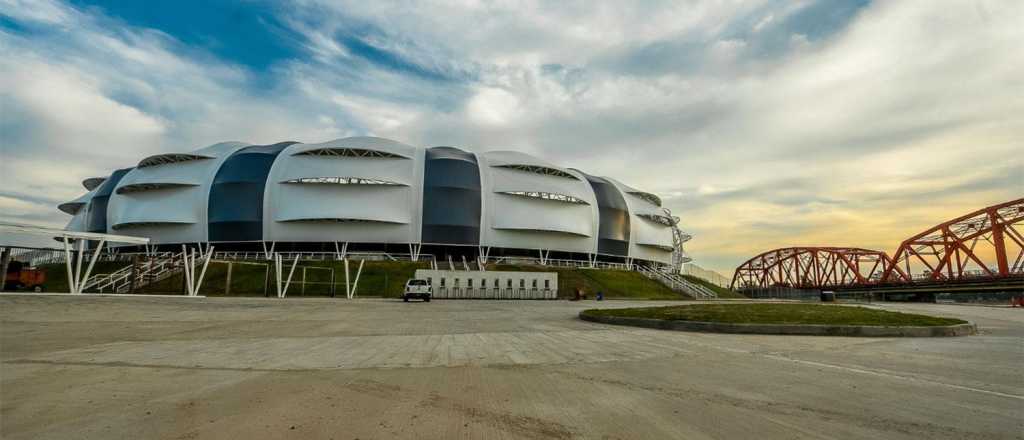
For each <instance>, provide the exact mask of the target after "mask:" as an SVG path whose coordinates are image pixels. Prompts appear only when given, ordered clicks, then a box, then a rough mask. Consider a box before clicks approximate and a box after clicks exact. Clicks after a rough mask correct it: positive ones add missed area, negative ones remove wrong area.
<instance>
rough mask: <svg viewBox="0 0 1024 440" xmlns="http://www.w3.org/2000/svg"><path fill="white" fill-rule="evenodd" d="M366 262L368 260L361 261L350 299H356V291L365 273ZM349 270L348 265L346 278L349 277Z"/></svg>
mask: <svg viewBox="0 0 1024 440" xmlns="http://www.w3.org/2000/svg"><path fill="white" fill-rule="evenodd" d="M346 261H347V260H346ZM365 262H366V260H359V269H358V270H356V280H355V281H353V282H352V288H351V289H350V290H349V293H348V299H352V298H355V297H356V289H357V288H359V275H361V274H362V273H363V263H365ZM347 269H348V266H347V265H346V271H345V275H346V278H347V277H348V270H347ZM346 282H348V280H347V279H346Z"/></svg>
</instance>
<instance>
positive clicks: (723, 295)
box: [683, 275, 746, 298]
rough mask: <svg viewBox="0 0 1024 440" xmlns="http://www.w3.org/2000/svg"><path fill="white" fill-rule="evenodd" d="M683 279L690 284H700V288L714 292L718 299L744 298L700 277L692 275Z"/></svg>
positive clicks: (733, 291) (684, 276)
mask: <svg viewBox="0 0 1024 440" xmlns="http://www.w3.org/2000/svg"><path fill="white" fill-rule="evenodd" d="M683 278H686V280H687V281H689V282H691V283H695V284H700V285H701V286H704V287H707V288H708V289H711V291H712V292H715V293H716V294H717V295H718V297H719V298H746V296H744V295H743V294H741V293H739V292H737V291H735V290H729V289H726V288H725V287H721V286H718V285H716V284H713V283H711V282H710V281H708V280H705V279H703V278H700V277H695V276H693V275H683Z"/></svg>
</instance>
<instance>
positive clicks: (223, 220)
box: [207, 142, 296, 241]
mask: <svg viewBox="0 0 1024 440" xmlns="http://www.w3.org/2000/svg"><path fill="white" fill-rule="evenodd" d="M295 143H296V142H281V143H277V144H273V145H253V146H249V147H245V148H242V149H240V150H238V151H236V152H234V154H232V155H231V157H228V158H227V160H225V161H224V163H223V164H221V166H220V169H219V170H217V175H216V176H215V177H214V178H213V186H211V187H210V199H209V205H208V206H209V209H208V210H207V212H208V215H209V222H210V223H209V234H210V241H258V240H262V239H263V190H264V188H266V186H267V175H268V174H270V167H271V166H272V165H274V160H275V159H277V155H278V154H280V153H281V151H282V150H284V149H285V148H286V147H288V146H289V145H292V144H295Z"/></svg>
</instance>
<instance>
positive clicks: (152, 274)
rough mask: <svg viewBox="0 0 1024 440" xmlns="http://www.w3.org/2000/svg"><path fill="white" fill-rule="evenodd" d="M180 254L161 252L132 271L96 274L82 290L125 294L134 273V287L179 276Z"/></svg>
mask: <svg viewBox="0 0 1024 440" xmlns="http://www.w3.org/2000/svg"><path fill="white" fill-rule="evenodd" d="M180 255H181V254H174V253H173V252H161V253H159V254H157V255H156V256H153V257H151V258H149V259H147V260H146V261H143V262H141V263H139V264H138V265H137V266H135V269H134V270H133V268H132V266H131V265H129V266H127V267H124V268H121V269H119V270H117V271H115V272H113V273H109V274H98V275H96V276H94V277H93V278H92V279H90V280H89V283H88V284H86V285H85V287H84V289H83V291H84V290H86V289H88V290H95V291H98V292H100V293H104V292H108V291H109V292H114V293H125V292H127V291H128V290H129V289H130V288H131V286H132V273H133V272H134V273H135V287H136V288H140V287H144V286H146V285H149V284H152V283H156V282H159V281H163V280H165V279H167V278H169V277H171V276H173V275H175V274H180V273H181V270H182V268H183V267H184V266H183V260H182V259H181V257H180Z"/></svg>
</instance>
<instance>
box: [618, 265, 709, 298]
mask: <svg viewBox="0 0 1024 440" xmlns="http://www.w3.org/2000/svg"><path fill="white" fill-rule="evenodd" d="M636 267H637V271H638V272H640V273H641V274H643V275H644V276H646V277H648V278H650V279H652V280H655V281H659V282H661V283H662V284H664V285H665V286H667V287H668V288H670V289H672V290H674V291H676V292H682V293H686V294H687V295H690V296H692V297H693V298H694V299H716V298H718V294H717V293H715V292H714V291H713V290H711V289H708V288H707V287H704V286H701V285H700V284H697V283H694V282H691V281H689V280H687V279H686V278H683V277H682V276H681V275H679V274H674V273H671V272H668V271H663V270H658V269H652V268H649V267H646V266H643V265H637V266H636Z"/></svg>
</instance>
